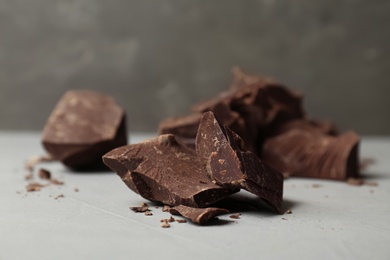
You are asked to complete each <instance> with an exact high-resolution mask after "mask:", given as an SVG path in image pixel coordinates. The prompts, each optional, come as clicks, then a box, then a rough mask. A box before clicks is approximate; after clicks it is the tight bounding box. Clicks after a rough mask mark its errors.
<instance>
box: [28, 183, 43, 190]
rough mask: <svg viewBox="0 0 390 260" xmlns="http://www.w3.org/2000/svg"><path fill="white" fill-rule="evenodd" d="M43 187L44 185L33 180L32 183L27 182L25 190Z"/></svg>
mask: <svg viewBox="0 0 390 260" xmlns="http://www.w3.org/2000/svg"><path fill="white" fill-rule="evenodd" d="M43 187H44V185H42V184H40V183H37V182H33V183H29V184H28V185H27V186H26V190H27V192H33V191H40V190H41V189H42V188H43Z"/></svg>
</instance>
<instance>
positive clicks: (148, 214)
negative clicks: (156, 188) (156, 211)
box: [145, 210, 153, 216]
mask: <svg viewBox="0 0 390 260" xmlns="http://www.w3.org/2000/svg"><path fill="white" fill-rule="evenodd" d="M145 216H153V213H152V212H151V211H150V210H147V211H145Z"/></svg>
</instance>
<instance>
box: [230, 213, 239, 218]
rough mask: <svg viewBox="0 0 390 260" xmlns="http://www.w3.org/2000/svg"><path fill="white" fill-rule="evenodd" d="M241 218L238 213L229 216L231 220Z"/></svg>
mask: <svg viewBox="0 0 390 260" xmlns="http://www.w3.org/2000/svg"><path fill="white" fill-rule="evenodd" d="M240 216H241V214H240V213H237V214H233V215H230V216H229V218H232V219H239V218H240Z"/></svg>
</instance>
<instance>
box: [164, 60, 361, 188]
mask: <svg viewBox="0 0 390 260" xmlns="http://www.w3.org/2000/svg"><path fill="white" fill-rule="evenodd" d="M302 98H303V96H302V95H301V94H299V93H298V92H296V91H293V90H291V89H287V88H286V87H285V86H283V85H281V84H280V83H277V82H276V81H274V80H272V79H269V78H264V77H260V76H255V75H250V74H246V73H244V72H243V71H241V70H240V69H239V68H234V69H233V83H232V85H231V86H230V89H229V90H227V91H225V92H223V93H221V94H219V95H218V96H217V97H214V98H212V99H210V100H207V101H205V102H201V103H199V104H196V105H194V106H193V108H192V114H190V115H187V116H182V117H175V118H169V119H166V120H164V121H162V122H161V123H160V126H159V133H160V134H168V133H171V134H175V136H176V138H177V139H180V140H182V141H183V142H185V143H186V144H187V145H188V146H189V147H194V146H195V138H196V133H197V128H198V126H199V122H200V118H201V116H202V113H204V112H206V111H213V112H214V114H215V115H216V117H217V118H219V120H220V121H221V122H222V123H223V124H225V125H227V126H228V127H229V128H230V129H232V130H233V131H234V132H235V133H237V134H238V135H239V136H240V137H241V138H242V139H243V140H244V143H245V147H246V148H247V149H248V150H250V151H252V152H253V153H255V154H256V155H258V156H259V157H260V158H261V159H263V160H264V161H266V162H267V163H269V164H270V165H272V166H273V167H275V168H276V169H278V170H279V171H281V172H282V173H283V175H284V176H303V177H313V178H324V179H334V180H347V179H348V178H356V177H358V145H359V136H358V135H357V134H356V133H354V132H347V133H344V134H341V135H339V134H338V133H337V130H336V127H335V126H334V124H333V123H331V122H328V121H316V120H309V119H307V118H306V116H305V112H304V109H303V107H302Z"/></svg>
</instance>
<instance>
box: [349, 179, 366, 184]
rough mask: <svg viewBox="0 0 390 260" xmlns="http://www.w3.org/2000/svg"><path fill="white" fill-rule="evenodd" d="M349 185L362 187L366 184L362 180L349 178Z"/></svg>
mask: <svg viewBox="0 0 390 260" xmlns="http://www.w3.org/2000/svg"><path fill="white" fill-rule="evenodd" d="M347 183H348V184H349V185H351V186H361V185H363V183H364V182H363V180H362V179H357V178H348V180H347Z"/></svg>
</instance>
